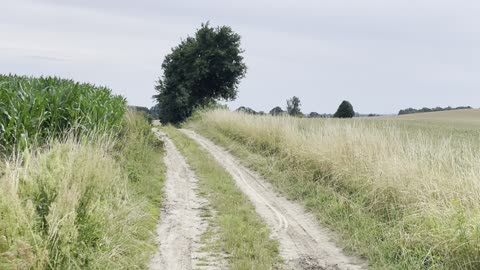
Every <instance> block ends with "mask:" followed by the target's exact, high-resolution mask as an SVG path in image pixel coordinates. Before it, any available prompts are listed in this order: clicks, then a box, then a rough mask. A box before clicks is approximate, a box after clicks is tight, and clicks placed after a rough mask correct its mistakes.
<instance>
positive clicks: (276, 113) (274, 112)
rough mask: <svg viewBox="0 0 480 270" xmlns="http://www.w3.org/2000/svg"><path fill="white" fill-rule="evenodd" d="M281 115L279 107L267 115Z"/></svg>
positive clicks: (281, 111)
mask: <svg viewBox="0 0 480 270" xmlns="http://www.w3.org/2000/svg"><path fill="white" fill-rule="evenodd" d="M282 113H283V110H282V108H280V107H279V106H277V107H275V108H273V109H271V110H270V112H269V114H271V115H281V114H282Z"/></svg>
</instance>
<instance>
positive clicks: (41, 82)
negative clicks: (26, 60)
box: [0, 75, 126, 154]
mask: <svg viewBox="0 0 480 270" xmlns="http://www.w3.org/2000/svg"><path fill="white" fill-rule="evenodd" d="M125 111H126V101H125V99H124V98H123V97H121V96H116V95H113V94H112V93H111V90H109V89H108V88H105V87H97V86H94V85H91V84H86V83H84V84H82V83H77V82H74V81H72V80H65V79H60V78H56V77H40V78H32V77H24V76H16V75H0V151H1V152H3V154H5V153H6V154H9V153H11V152H12V151H13V150H15V149H17V150H20V151H21V150H23V149H25V147H27V146H28V145H32V144H34V145H38V144H43V143H45V142H46V141H48V139H49V138H55V137H58V136H61V135H62V134H63V133H64V132H65V131H68V130H72V129H74V130H75V131H76V132H77V133H79V132H83V131H88V132H91V131H92V130H97V131H99V132H101V131H108V130H110V129H112V128H114V127H117V126H118V125H119V124H120V122H121V121H122V117H123V114H124V113H125Z"/></svg>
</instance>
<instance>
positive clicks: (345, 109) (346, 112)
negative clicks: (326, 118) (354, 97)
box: [333, 100, 355, 118]
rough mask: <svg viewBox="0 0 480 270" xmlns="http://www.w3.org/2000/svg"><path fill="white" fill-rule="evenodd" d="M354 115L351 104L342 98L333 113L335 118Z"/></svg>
mask: <svg viewBox="0 0 480 270" xmlns="http://www.w3.org/2000/svg"><path fill="white" fill-rule="evenodd" d="M354 116H355V111H354V110H353V106H352V104H350V102H348V101H346V100H344V101H342V103H341V104H340V106H339V107H338V109H337V111H336V112H335V114H334V115H333V117H336V118H352V117H354Z"/></svg>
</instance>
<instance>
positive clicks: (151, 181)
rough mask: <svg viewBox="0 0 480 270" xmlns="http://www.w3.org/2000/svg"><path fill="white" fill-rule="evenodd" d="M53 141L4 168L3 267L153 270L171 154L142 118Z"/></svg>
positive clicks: (0, 210) (0, 169) (0, 213)
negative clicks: (107, 130)
mask: <svg viewBox="0 0 480 270" xmlns="http://www.w3.org/2000/svg"><path fill="white" fill-rule="evenodd" d="M71 136H73V135H70V136H67V135H65V134H64V135H63V137H65V138H64V139H61V140H50V141H49V142H48V143H47V144H45V145H44V146H42V147H41V148H38V149H35V150H32V151H26V152H24V154H23V155H22V157H21V158H18V159H6V160H3V161H2V164H3V165H2V166H0V269H146V268H147V266H148V263H149V260H150V258H151V255H152V254H153V252H154V251H155V250H156V243H155V240H154V239H155V237H154V230H155V227H156V223H157V220H158V217H159V211H160V202H161V197H162V196H161V193H162V185H163V180H164V170H165V168H164V166H163V163H162V155H163V150H162V148H161V145H159V144H158V143H157V141H156V140H155V138H154V137H153V135H152V133H151V131H150V126H149V125H148V124H146V122H145V120H144V119H143V117H142V116H139V115H132V114H127V115H126V116H125V118H124V120H123V122H122V123H121V127H120V133H119V134H118V133H113V134H106V133H98V134H96V135H95V134H92V133H90V134H89V136H88V137H85V136H81V137H71Z"/></svg>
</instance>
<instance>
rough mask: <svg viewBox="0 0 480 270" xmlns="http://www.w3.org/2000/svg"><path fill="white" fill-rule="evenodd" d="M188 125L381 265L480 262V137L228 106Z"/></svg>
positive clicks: (464, 265)
mask: <svg viewBox="0 0 480 270" xmlns="http://www.w3.org/2000/svg"><path fill="white" fill-rule="evenodd" d="M188 125H189V127H191V128H193V129H195V130H197V131H199V132H200V133H201V134H204V135H206V136H207V137H210V138H212V139H214V140H215V141H216V142H218V143H220V144H223V145H225V146H226V147H227V148H229V149H230V150H232V151H233V152H234V153H235V154H237V155H238V156H240V157H241V158H242V160H243V161H244V162H245V163H246V164H247V165H249V166H251V167H253V168H254V169H256V170H258V171H259V172H260V173H262V174H263V175H264V176H265V177H266V178H267V179H269V180H270V181H271V182H272V183H273V184H274V186H276V187H277V188H278V189H279V190H280V191H281V192H284V193H285V194H286V195H288V196H289V197H290V198H292V199H296V200H300V201H302V202H303V203H304V204H305V205H306V207H307V208H308V209H310V210H311V211H313V212H314V213H315V214H316V215H317V216H318V217H319V219H320V220H321V222H322V223H324V224H325V225H327V226H329V227H331V228H332V229H334V230H335V231H337V232H339V234H340V235H341V236H342V239H343V240H342V242H343V244H344V245H345V246H347V247H348V248H350V249H351V250H354V251H356V252H358V253H360V254H362V255H364V256H365V257H367V258H368V259H369V262H370V265H371V267H372V268H377V269H385V268H393V269H479V268H480V212H479V210H480V182H479V179H480V141H479V139H478V136H476V137H475V136H465V138H462V137H459V136H457V135H458V134H461V133H458V134H457V133H455V132H451V133H448V132H445V133H444V134H439V132H443V131H444V129H438V130H434V129H422V128H409V127H408V125H405V124H399V123H397V122H394V121H393V122H392V121H390V122H388V121H375V120H367V119H363V120H362V119H354V120H335V119H326V120H313V119H298V118H290V117H270V116H252V115H246V114H241V113H231V112H227V111H221V110H216V111H210V112H204V113H202V114H201V115H199V116H197V117H196V118H194V119H193V120H192V121H191V122H190V123H188ZM462 132H463V131H462ZM472 132H475V131H472ZM475 138H476V139H475Z"/></svg>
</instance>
